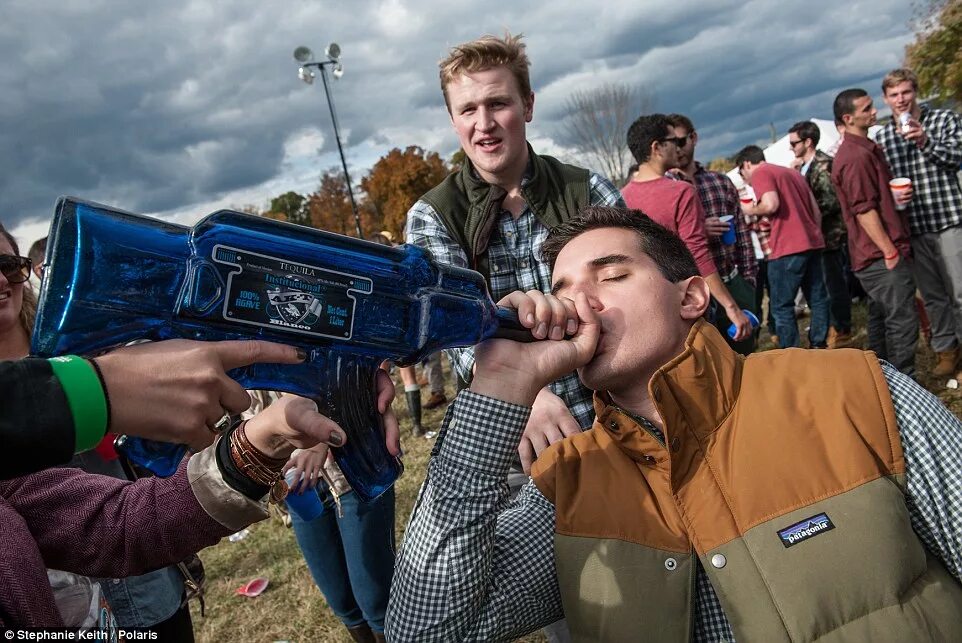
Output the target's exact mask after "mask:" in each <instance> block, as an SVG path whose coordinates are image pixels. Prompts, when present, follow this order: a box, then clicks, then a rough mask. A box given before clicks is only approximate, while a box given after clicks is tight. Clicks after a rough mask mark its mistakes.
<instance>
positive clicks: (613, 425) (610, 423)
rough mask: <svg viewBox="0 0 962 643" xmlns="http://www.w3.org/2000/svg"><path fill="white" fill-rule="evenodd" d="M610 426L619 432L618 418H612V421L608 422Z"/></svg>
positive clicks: (613, 430) (612, 429)
mask: <svg viewBox="0 0 962 643" xmlns="http://www.w3.org/2000/svg"><path fill="white" fill-rule="evenodd" d="M608 428H609V429H611V431H612V432H614V433H617V432H618V422H617V421H616V420H612V421H611V422H609V423H608Z"/></svg>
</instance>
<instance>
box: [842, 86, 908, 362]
mask: <svg viewBox="0 0 962 643" xmlns="http://www.w3.org/2000/svg"><path fill="white" fill-rule="evenodd" d="M834 109H835V118H836V119H837V120H841V121H842V122H843V123H845V138H844V139H843V140H842V144H841V146H840V147H839V148H838V152H837V153H836V155H835V163H834V164H833V166H832V183H833V184H834V185H835V191H836V193H837V194H838V200H839V203H840V205H841V206H842V218H843V219H844V221H845V227H846V229H847V230H848V249H849V254H850V256H851V261H852V270H853V272H854V273H855V276H856V277H857V278H858V280H859V283H861V284H862V287H863V288H864V289H865V292H867V293H868V296H869V297H870V298H871V301H870V302H869V320H868V340H869V348H870V349H872V350H873V351H875V353H876V354H877V355H878V356H879V357H881V358H882V359H885V360H888V361H889V362H891V363H892V364H893V365H894V366H895V367H896V368H898V369H899V370H900V371H902V372H903V373H907V374H909V375H913V374H914V373H915V345H916V343H917V342H918V337H919V318H918V313H917V311H916V308H915V280H914V279H913V276H912V270H911V266H910V261H911V245H910V240H909V239H910V238H909V226H908V221H907V219H906V216H905V211H902V212H899V211H898V210H896V209H895V201H894V200H893V199H892V193H891V191H890V189H889V181H890V180H891V178H892V174H891V172H890V171H889V166H888V163H887V162H886V161H885V154H884V153H883V152H882V148H880V147H879V146H878V145H876V144H875V143H874V142H872V141H871V140H869V138H868V128H869V127H871V126H872V125H874V124H875V117H876V111H875V108H874V107H873V105H872V97H871V96H869V95H868V93H867V92H866V91H865V90H863V89H846V90H845V91H843V92H842V93H840V94H839V95H838V96H836V97H835V105H834Z"/></svg>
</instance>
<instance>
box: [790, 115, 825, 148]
mask: <svg viewBox="0 0 962 643" xmlns="http://www.w3.org/2000/svg"><path fill="white" fill-rule="evenodd" d="M788 133H789V134H798V138H799V139H800V140H803V141H804V140H805V139H811V141H812V146H813V147H814V146H816V145H818V141H819V139H821V138H822V131H821V130H820V129H818V125H816V124H815V123H813V122H812V121H799V122H797V123H795V124H794V125H792V126H791V127H789V128H788Z"/></svg>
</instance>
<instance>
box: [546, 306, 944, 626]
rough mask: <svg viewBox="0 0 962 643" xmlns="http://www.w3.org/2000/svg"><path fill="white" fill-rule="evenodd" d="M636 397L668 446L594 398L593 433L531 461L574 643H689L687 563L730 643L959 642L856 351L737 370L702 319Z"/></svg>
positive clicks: (888, 425) (881, 399)
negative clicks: (700, 575)
mask: <svg viewBox="0 0 962 643" xmlns="http://www.w3.org/2000/svg"><path fill="white" fill-rule="evenodd" d="M649 392H650V394H651V396H652V400H654V402H655V404H656V406H657V408H658V411H659V413H660V415H661V417H662V419H663V421H664V434H665V435H664V437H665V444H662V443H661V442H660V441H659V440H657V439H655V437H654V436H652V435H651V434H650V433H649V432H648V431H647V430H646V429H645V428H644V427H642V426H641V425H639V424H638V423H637V422H635V421H634V420H633V419H632V418H631V417H630V416H629V415H627V414H626V413H624V412H623V411H621V410H620V409H618V408H617V407H616V406H614V405H612V404H611V403H610V401H609V400H608V399H607V398H606V397H605V396H602V395H596V397H595V411H596V417H597V419H596V421H595V425H594V428H593V430H592V431H588V432H586V433H582V434H580V435H577V436H574V437H572V438H569V439H567V440H565V441H563V442H560V443H557V444H555V445H553V446H552V447H551V448H549V449H548V450H547V451H546V452H545V453H543V454H542V455H541V456H540V457H539V458H538V460H537V461H536V462H535V466H534V471H533V476H534V479H535V483H536V484H537V486H538V488H539V489H540V490H541V492H542V493H543V494H544V495H545V497H547V498H548V499H549V500H550V501H551V502H553V503H554V505H555V508H556V515H557V517H556V527H555V558H556V566H557V573H558V580H559V584H560V587H561V596H562V601H563V604H564V610H565V616H566V617H567V619H568V624H569V626H570V628H571V633H572V637H573V639H574V640H576V641H657V642H659V643H662V642H666V643H667V642H675V641H678V642H681V641H689V640H691V638H692V632H693V627H692V625H693V624H692V619H693V607H692V605H693V600H694V597H695V567H696V565H695V563H696V560H695V558H696V557H697V559H698V561H700V562H701V564H702V566H703V567H704V568H705V570H706V572H707V574H708V577H709V579H710V580H711V584H712V587H713V588H714V589H715V592H716V593H717V595H718V598H719V600H720V601H721V604H722V607H723V608H724V610H725V614H726V615H727V617H728V619H729V621H730V623H731V626H732V629H733V631H734V634H735V638H736V640H738V641H740V642H752V641H760V642H763V643H779V642H788V641H792V642H795V641H821V642H841V641H845V642H848V641H866V642H867V641H871V642H873V643H874V642H880V641H899V642H901V641H962V586H960V584H959V582H958V581H957V580H956V579H955V578H953V577H952V576H950V575H949V574H948V572H946V571H945V569H944V567H943V566H942V564H941V563H940V562H939V561H938V560H936V559H934V558H933V557H931V556H930V555H928V554H927V552H926V550H925V548H924V547H923V545H922V544H921V543H920V541H919V539H918V537H917V536H916V535H915V533H914V532H913V530H912V527H911V524H910V522H909V515H908V512H907V510H906V505H905V497H904V493H905V463H904V460H903V457H902V447H901V442H900V438H899V433H898V427H897V426H896V421H895V412H894V408H893V406H892V400H891V397H890V395H889V392H888V386H887V384H886V381H885V378H884V376H883V374H882V371H881V368H880V367H879V364H878V361H877V360H876V358H875V357H874V356H873V355H872V354H871V353H867V352H861V351H855V350H839V351H804V350H798V349H791V350H787V351H772V352H767V353H759V354H755V355H752V356H750V357H748V358H747V359H746V358H743V357H741V356H740V355H737V354H736V353H734V352H732V351H731V349H729V348H728V346H727V345H726V344H725V342H724V340H723V339H722V337H721V336H720V335H719V334H718V332H717V331H716V330H715V329H714V328H712V327H710V326H709V325H708V324H706V323H705V322H702V321H699V322H698V323H696V325H695V326H694V328H693V329H692V331H691V334H690V335H689V337H688V340H687V345H686V350H685V351H684V352H683V353H682V354H681V355H679V356H678V357H676V358H675V359H673V360H672V361H671V362H669V363H668V364H666V365H664V366H663V367H662V368H661V369H659V371H658V372H657V373H656V374H655V375H654V377H653V378H652V380H651V382H650V384H649Z"/></svg>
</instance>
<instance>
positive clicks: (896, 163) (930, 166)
mask: <svg viewBox="0 0 962 643" xmlns="http://www.w3.org/2000/svg"><path fill="white" fill-rule="evenodd" d="M921 110H922V116H921V118H920V119H919V122H920V123H921V124H922V128H923V129H924V130H925V134H926V136H927V137H928V140H927V141H926V142H925V146H924V147H922V148H921V149H919V147H918V146H917V145H916V144H915V143H913V142H912V141H908V140H906V139H905V138H904V137H903V136H902V135H901V134H899V132H898V131H897V128H898V123H897V122H896V121H895V119H893V120H892V122H890V123H888V124H887V125H886V126H885V127H883V128H882V129H881V130H879V132H878V134H877V135H876V139H877V142H878V144H879V145H881V146H882V149H883V150H885V158H886V159H887V160H888V163H889V167H890V168H891V170H892V176H896V177H907V178H910V179H912V188H913V191H914V192H915V194H914V196H913V197H912V202H911V203H910V204H909V210H908V219H909V228H910V231H911V233H912V234H913V235H916V234H924V233H927V232H940V231H942V230H945V229H946V228H951V227H954V226H957V225H959V224H962V187H960V185H959V176H958V172H959V168H960V166H962V117H960V116H959V115H958V114H956V113H955V112H953V111H950V110H947V109H930V108H929V107H927V106H925V105H923V106H922V108H921Z"/></svg>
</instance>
